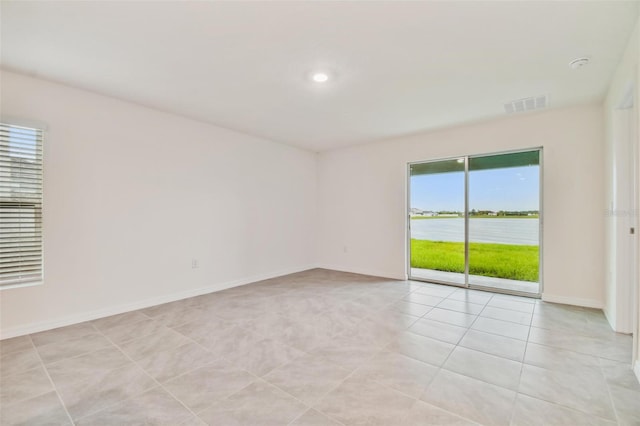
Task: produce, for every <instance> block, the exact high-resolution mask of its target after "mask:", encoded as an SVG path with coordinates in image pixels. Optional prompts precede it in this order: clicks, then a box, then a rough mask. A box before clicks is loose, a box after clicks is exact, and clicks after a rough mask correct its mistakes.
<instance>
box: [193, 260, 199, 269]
mask: <svg viewBox="0 0 640 426" xmlns="http://www.w3.org/2000/svg"><path fill="white" fill-rule="evenodd" d="M199 267H200V263H199V262H198V259H191V269H197V268H199Z"/></svg>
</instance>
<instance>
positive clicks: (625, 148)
mask: <svg viewBox="0 0 640 426" xmlns="http://www.w3.org/2000/svg"><path fill="white" fill-rule="evenodd" d="M637 66H638V28H637V26H636V29H635V30H634V32H633V34H632V35H631V38H630V39H629V43H628V45H627V48H626V50H625V54H624V56H623V59H622V61H621V62H620V64H619V66H618V68H617V70H616V73H615V75H614V77H613V80H612V82H611V86H610V89H609V92H608V94H607V97H606V100H605V103H604V114H605V206H606V208H607V209H608V210H609V211H610V212H611V214H610V215H607V217H606V223H605V240H606V247H607V256H606V263H605V265H606V266H605V279H606V304H605V309H604V312H605V315H606V316H607V318H608V320H609V322H610V323H611V326H612V327H613V328H614V329H615V330H617V331H619V332H624V333H630V332H631V331H632V324H631V312H630V310H631V309H630V302H631V298H630V296H631V295H630V294H629V290H630V287H629V285H630V283H629V280H630V279H631V274H630V272H631V271H630V262H631V257H630V256H631V253H630V251H631V250H630V243H631V240H632V239H633V238H634V237H632V236H631V235H629V228H630V227H631V226H633V222H634V218H633V216H632V213H633V212H634V210H635V208H634V206H633V205H632V203H631V198H630V194H631V191H632V189H633V182H632V176H631V173H632V167H631V159H632V158H631V156H632V152H631V149H630V145H629V140H628V137H629V131H628V130H629V127H630V124H632V122H633V117H634V115H635V114H637V111H636V110H635V109H634V108H628V105H627V102H625V99H626V98H627V97H628V95H629V94H632V95H635V96H634V97H635V98H636V99H637V84H636V77H637ZM625 108H626V109H625Z"/></svg>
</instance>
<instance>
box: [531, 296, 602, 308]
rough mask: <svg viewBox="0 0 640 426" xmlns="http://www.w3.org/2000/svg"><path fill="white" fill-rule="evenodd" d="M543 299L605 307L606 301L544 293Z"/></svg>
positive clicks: (574, 304) (587, 306)
mask: <svg viewBox="0 0 640 426" xmlns="http://www.w3.org/2000/svg"><path fill="white" fill-rule="evenodd" d="M542 300H544V301H545V302H552V303H561V304H563V305H573V306H582V307H585V308H596V309H603V308H604V303H603V302H602V301H601V300H596V299H583V298H580V297H567V296H557V295H554V294H548V293H542Z"/></svg>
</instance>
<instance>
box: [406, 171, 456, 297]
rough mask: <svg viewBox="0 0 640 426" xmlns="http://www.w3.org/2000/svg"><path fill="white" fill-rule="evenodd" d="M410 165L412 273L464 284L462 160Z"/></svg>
mask: <svg viewBox="0 0 640 426" xmlns="http://www.w3.org/2000/svg"><path fill="white" fill-rule="evenodd" d="M410 168H411V182H410V185H411V207H410V210H409V217H410V221H409V227H410V229H411V248H410V249H411V276H412V277H415V278H417V279H423V280H427V281H434V282H446V283H450V284H456V285H462V286H464V285H466V279H465V226H464V222H465V216H464V211H465V198H466V196H465V160H464V159H451V160H442V161H431V162H428V163H419V164H412V165H411V166H410Z"/></svg>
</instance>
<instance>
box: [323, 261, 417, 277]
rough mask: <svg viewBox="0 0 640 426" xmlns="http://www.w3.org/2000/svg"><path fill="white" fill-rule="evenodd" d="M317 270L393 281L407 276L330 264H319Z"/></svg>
mask: <svg viewBox="0 0 640 426" xmlns="http://www.w3.org/2000/svg"><path fill="white" fill-rule="evenodd" d="M316 268H322V269H331V270H332V271H339V272H350V273H352V274H360V275H369V276H372V277H380V278H389V279H392V280H406V279H407V276H406V274H398V273H393V272H388V271H381V270H376V269H363V268H351V267H347V266H337V265H328V264H319V265H317V266H316Z"/></svg>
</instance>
